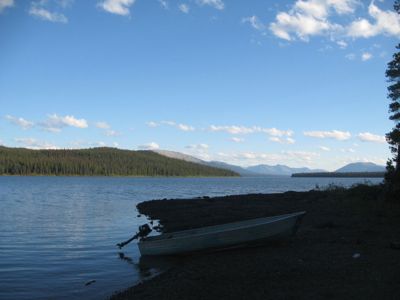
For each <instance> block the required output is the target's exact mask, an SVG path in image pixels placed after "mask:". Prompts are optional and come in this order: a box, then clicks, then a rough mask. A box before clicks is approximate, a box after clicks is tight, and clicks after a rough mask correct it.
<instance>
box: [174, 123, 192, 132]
mask: <svg viewBox="0 0 400 300" xmlns="http://www.w3.org/2000/svg"><path fill="white" fill-rule="evenodd" d="M177 128H178V129H180V130H182V131H194V127H192V126H190V125H185V124H178V125H177Z"/></svg>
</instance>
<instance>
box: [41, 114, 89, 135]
mask: <svg viewBox="0 0 400 300" xmlns="http://www.w3.org/2000/svg"><path fill="white" fill-rule="evenodd" d="M39 126H40V127H42V128H43V129H44V130H46V131H50V132H60V131H61V129H62V128H64V127H67V126H71V127H76V128H87V127H88V123H87V121H86V120H85V119H77V118H75V117H74V116H68V115H67V116H64V117H63V116H58V115H57V114H53V115H49V116H48V119H47V120H46V121H44V122H41V123H39Z"/></svg>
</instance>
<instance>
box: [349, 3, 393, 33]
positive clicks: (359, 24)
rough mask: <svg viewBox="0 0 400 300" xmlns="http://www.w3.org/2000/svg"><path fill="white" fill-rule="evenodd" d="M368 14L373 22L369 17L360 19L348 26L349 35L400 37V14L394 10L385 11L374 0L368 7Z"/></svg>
mask: <svg viewBox="0 0 400 300" xmlns="http://www.w3.org/2000/svg"><path fill="white" fill-rule="evenodd" d="M368 14H369V15H370V17H371V18H372V19H373V23H371V22H370V21H368V20H367V19H364V18H362V19H358V20H356V21H354V22H352V23H351V24H350V25H349V26H348V28H347V35H348V36H350V37H353V38H360V37H362V38H369V37H373V36H376V35H379V34H384V35H390V36H396V37H400V16H399V15H398V14H397V13H396V12H394V11H392V10H387V11H383V10H381V9H380V8H379V7H377V6H376V5H375V3H374V1H372V2H371V4H370V5H369V7H368Z"/></svg>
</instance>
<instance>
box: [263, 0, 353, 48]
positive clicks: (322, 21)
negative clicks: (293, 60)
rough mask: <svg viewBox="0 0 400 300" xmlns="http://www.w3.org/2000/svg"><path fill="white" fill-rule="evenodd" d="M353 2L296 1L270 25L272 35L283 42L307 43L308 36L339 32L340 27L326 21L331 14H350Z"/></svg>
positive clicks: (344, 0) (331, 0)
mask: <svg viewBox="0 0 400 300" xmlns="http://www.w3.org/2000/svg"><path fill="white" fill-rule="evenodd" d="M356 5H357V1H355V0H298V1H296V2H295V4H294V5H293V7H292V8H291V9H290V10H289V11H288V12H279V13H278V14H277V15H276V18H275V22H272V23H270V26H269V29H270V30H271V31H272V33H273V34H274V35H275V36H277V37H279V38H281V39H284V40H287V41H291V40H294V39H295V38H296V37H297V38H299V39H300V40H303V41H307V40H308V39H309V37H310V36H315V35H323V34H328V35H332V34H333V33H335V32H338V31H341V30H342V26H341V25H339V24H336V23H331V22H330V21H329V19H328V17H329V15H330V14H331V13H332V12H336V13H337V14H339V15H342V14H350V13H353V12H354V10H355V6H356Z"/></svg>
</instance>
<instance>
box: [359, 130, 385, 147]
mask: <svg viewBox="0 0 400 300" xmlns="http://www.w3.org/2000/svg"><path fill="white" fill-rule="evenodd" d="M358 138H359V139H360V140H361V141H363V142H372V143H381V144H384V143H386V138H385V136H382V135H376V134H372V133H369V132H362V133H360V134H359V135H358Z"/></svg>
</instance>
